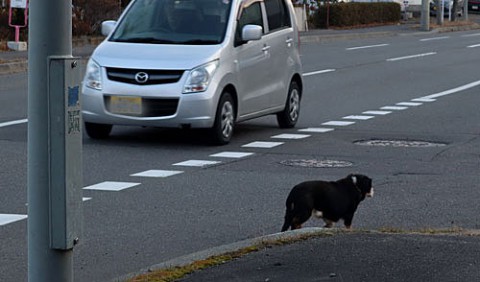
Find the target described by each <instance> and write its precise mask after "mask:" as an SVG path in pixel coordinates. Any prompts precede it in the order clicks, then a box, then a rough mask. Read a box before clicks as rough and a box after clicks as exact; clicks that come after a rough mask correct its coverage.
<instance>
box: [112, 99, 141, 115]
mask: <svg viewBox="0 0 480 282" xmlns="http://www.w3.org/2000/svg"><path fill="white" fill-rule="evenodd" d="M110 112H112V113H114V114H129V115H140V114H142V98H141V97H132V96H111V97H110Z"/></svg>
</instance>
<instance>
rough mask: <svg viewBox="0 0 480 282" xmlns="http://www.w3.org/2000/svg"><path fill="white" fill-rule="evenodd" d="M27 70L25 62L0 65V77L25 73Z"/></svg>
mask: <svg viewBox="0 0 480 282" xmlns="http://www.w3.org/2000/svg"><path fill="white" fill-rule="evenodd" d="M27 70H28V62H27V60H25V61H14V62H9V63H3V64H0V75H3V74H12V73H17V72H25V71H27Z"/></svg>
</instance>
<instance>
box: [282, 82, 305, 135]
mask: <svg viewBox="0 0 480 282" xmlns="http://www.w3.org/2000/svg"><path fill="white" fill-rule="evenodd" d="M300 97H301V89H300V87H299V86H298V84H297V83H296V82H295V81H292V82H291V83H290V87H289V89H288V96H287V101H286V103H285V109H283V111H281V112H279V113H277V122H278V126H279V127H280V128H292V127H294V126H295V124H296V123H297V121H298V117H299V115H300Z"/></svg>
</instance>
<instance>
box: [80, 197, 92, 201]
mask: <svg viewBox="0 0 480 282" xmlns="http://www.w3.org/2000/svg"><path fill="white" fill-rule="evenodd" d="M91 199H92V197H82V201H84V202H86V201H90V200H91Z"/></svg>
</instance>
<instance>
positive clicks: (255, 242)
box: [112, 227, 332, 282]
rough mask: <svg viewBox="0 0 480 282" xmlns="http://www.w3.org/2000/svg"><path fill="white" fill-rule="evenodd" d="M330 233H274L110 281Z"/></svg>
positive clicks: (318, 229)
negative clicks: (246, 249) (284, 241)
mask: <svg viewBox="0 0 480 282" xmlns="http://www.w3.org/2000/svg"><path fill="white" fill-rule="evenodd" d="M330 232H332V229H325V228H321V227H309V228H302V229H297V230H293V231H286V232H281V233H274V234H270V235H265V236H260V237H257V238H253V239H247V240H243V241H239V242H236V243H231V244H227V245H223V246H218V247H213V248H211V249H207V250H203V251H200V252H196V253H192V254H189V255H185V256H181V257H178V258H174V259H171V260H168V261H166V262H162V263H159V264H155V265H152V266H150V267H148V268H145V269H141V270H140V271H138V272H134V273H130V274H127V275H124V276H122V277H119V278H116V279H114V280H112V281H115V282H120V281H127V280H129V279H132V278H134V277H136V276H139V275H142V274H145V273H149V272H153V271H157V270H161V269H168V268H173V267H182V266H186V265H189V264H191V263H194V262H196V261H200V260H204V259H208V258H210V257H212V256H220V255H224V254H227V253H231V252H236V251H239V250H242V249H244V248H248V247H254V246H261V245H264V244H269V243H270V244H272V243H275V242H279V241H283V240H292V241H294V240H295V239H300V238H303V237H305V236H315V235H322V234H327V233H330Z"/></svg>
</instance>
